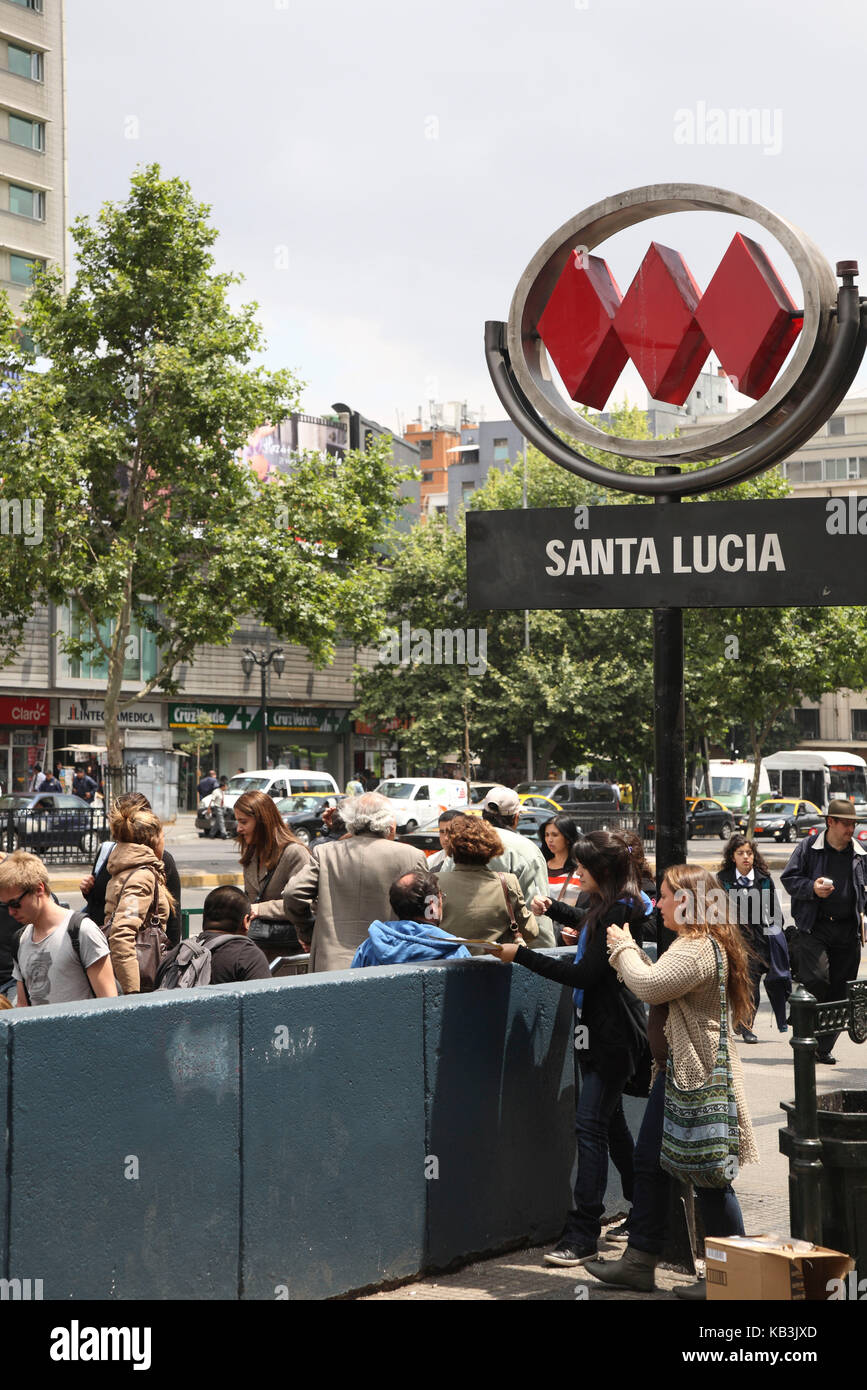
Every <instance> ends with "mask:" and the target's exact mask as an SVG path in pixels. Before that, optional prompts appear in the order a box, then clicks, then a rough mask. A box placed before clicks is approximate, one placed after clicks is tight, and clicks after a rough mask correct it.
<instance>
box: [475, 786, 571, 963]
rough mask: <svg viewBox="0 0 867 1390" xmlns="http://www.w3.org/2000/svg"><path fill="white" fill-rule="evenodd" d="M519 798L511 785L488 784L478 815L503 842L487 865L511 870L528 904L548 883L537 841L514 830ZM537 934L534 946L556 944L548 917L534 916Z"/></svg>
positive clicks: (501, 870)
mask: <svg viewBox="0 0 867 1390" xmlns="http://www.w3.org/2000/svg"><path fill="white" fill-rule="evenodd" d="M520 814H521V799H520V797H519V796H518V793H517V792H515V791H512V788H511V787H492V788H491V790H490V791H489V792H488V794H487V796H486V797H485V799H484V801H483V802H482V819H483V820H486V821H487V822H488V823H489V824H490V825H492V826H493V827H494V829H495V830H496V832H497V834H498V835H499V837H500V839H501V840H502V841H503V845H504V846H505V853H504V854H501V855H498V856H497V858H496V859H491V860H490V862H489V864H488V868H489V869H493V870H494V872H495V873H509V874H514V875H515V877H516V878H517V880H518V882H519V883H520V885H521V892H522V893H523V894H524V901H525V902H526V903H527V904H528V905H529V904H530V903H531V902H532V901H533V899H534V898H535V897H540V898H545V897H547V896H548V894H549V892H550V891H551V890H550V888H549V887H548V865H547V864H546V862H545V856H544V855H543V853H542V851H541V850H540V849H539V847H538V845H536V844H534V843H533V841H532V840H530V839H528V838H527V836H526V835H520V834H519V833H518V817H519V815H520ZM536 924H537V926H538V928H539V935H538V936H537V937H536V939H535V941H534V942H533V945H534V946H536V947H550V946H556V944H557V941H556V938H555V936H554V924H553V922H552V921H551V918H550V917H537V918H536Z"/></svg>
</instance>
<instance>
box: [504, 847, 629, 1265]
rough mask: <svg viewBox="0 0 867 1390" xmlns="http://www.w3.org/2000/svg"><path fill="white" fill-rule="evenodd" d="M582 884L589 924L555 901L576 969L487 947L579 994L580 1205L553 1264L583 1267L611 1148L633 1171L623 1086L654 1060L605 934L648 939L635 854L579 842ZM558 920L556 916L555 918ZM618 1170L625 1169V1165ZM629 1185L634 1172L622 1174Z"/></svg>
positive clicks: (597, 1226)
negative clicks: (571, 933) (573, 928)
mask: <svg viewBox="0 0 867 1390" xmlns="http://www.w3.org/2000/svg"><path fill="white" fill-rule="evenodd" d="M573 853H574V857H575V860H576V861H577V865H578V874H579V876H580V879H581V887H582V889H583V890H584V892H585V893H587V894H589V908H588V911H587V914H586V919H585V918H584V914H583V912H581V910H580V909H575V908H569V907H566V906H565V905H564V904H562V903H561V904H557V905H556V906H557V908H558V909H559V910H558V914H557V920H559V921H561V922H562V921H567V920H568V919H570V918H571V920H574V921H575V923H578V922H582V923H583V925H582V929H581V935H580V938H579V941H578V950H577V952H576V954H575V960H574V962H570V961H563V960H558V959H556V958H553V957H551V956H548V955H541V954H539V953H538V952H536V951H528V950H527V949H526V948H525V947H523V946H515V945H512V944H508V945H505V946H488V947H486V948H485V949H486V950H489V951H492V952H495V953H496V954H497V955H499V957H500V959H501V960H503V961H505V962H507V963H508V962H512V961H514V962H515V963H516V964H518V965H523V966H525V967H526V968H527V969H528V970H532V971H534V972H535V974H537V975H544V976H545V977H546V978H547V979H549V980H556V981H557V983H558V984H561V985H569V986H571V987H572V988H573V989H574V991H575V996H576V997H575V1003H576V1006H577V1008H578V1011H579V1015H580V1019H579V1023H578V1027H577V1029H576V1033H575V1045H576V1049H577V1050H578V1052H579V1059H580V1065H581V1094H580V1096H579V1098H578V1108H577V1112H576V1116H575V1134H576V1138H577V1142H578V1177H577V1179H576V1182H575V1194H574V1203H575V1204H574V1207H573V1210H572V1211H571V1212H570V1213H569V1216H568V1217H567V1220H566V1225H565V1227H564V1230H563V1234H562V1236H561V1237H560V1241H559V1243H558V1244H557V1246H556V1248H555V1249H554V1250H552V1251H551V1252H550V1253H549V1254H547V1255H546V1256H545V1259H546V1261H547V1262H548V1263H549V1264H554V1265H580V1264H584V1263H585V1262H586V1261H587V1260H592V1259H594V1258H595V1256H596V1244H597V1241H598V1239H599V1233H600V1230H601V1223H600V1217H601V1216H602V1213H603V1210H604V1206H605V1187H606V1183H607V1179H608V1148H609V1143H610V1142H612V1141H613V1142H614V1143H615V1145H616V1147H617V1149H618V1151H619V1153H620V1154H624V1153H625V1154H626V1155H627V1157H628V1160H629V1165H630V1166H631V1155H632V1150H633V1147H634V1141H633V1138H632V1135H631V1133H630V1131H629V1126H628V1125H627V1123H626V1117H625V1115H624V1114H623V1088H624V1086H625V1085H626V1084H627V1082H629V1081H630V1079H631V1078H632V1077H633V1076H634V1075H635V1074H636V1072H637V1071H638V1070H639V1068H640V1067H641V1066H642V1064H643V1062H644V1061H645V1059H646V1055H647V1028H646V1024H645V1012H644V1005H643V1004H641V1003H639V1001H638V1000H637V999H636V998H635V996H634V995H633V994H632V993H631V992H630V991H629V990H628V989H627V988H626V987H625V985H622V984H621V983H620V981H619V980H618V978H617V975H616V974H615V972H614V970H612V968H611V966H610V964H609V962H608V952H607V948H606V930H607V928H608V926H609V925H612V924H613V925H616V926H620V927H622V926H624V925H628V926H629V928H630V930H631V931H632V932H633V934H635V936H636V940H637V941H640V939H641V923H642V920H643V918H644V913H645V903H644V902H643V900H642V898H641V890H640V888H639V885H638V881H637V877H636V874H635V869H634V865H633V860H632V856H631V855H630V853H629V850H628V849H627V847H626V845H625V844H624V843H623V840H622V839H621V838H620V837H619V836H616V835H612V834H609V832H608V831H606V830H595V831H592V832H591V833H590V834H589V835H586V836H584V837H582V838H580V839H578V840H577V841H576V843H575V847H574V851H573ZM551 915H552V916H554V914H553V913H552V914H551ZM618 1167H620V1164H618ZM621 1176H622V1177H624V1187H626V1186H627V1184H628V1183H629V1179H630V1177H631V1174H629V1173H627V1174H626V1175H624V1173H623V1169H622V1168H621Z"/></svg>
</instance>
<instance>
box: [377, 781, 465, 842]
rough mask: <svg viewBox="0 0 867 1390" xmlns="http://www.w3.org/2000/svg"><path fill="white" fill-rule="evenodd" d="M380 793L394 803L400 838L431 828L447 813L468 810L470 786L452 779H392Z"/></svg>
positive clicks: (383, 783)
mask: <svg viewBox="0 0 867 1390" xmlns="http://www.w3.org/2000/svg"><path fill="white" fill-rule="evenodd" d="M376 791H378V792H379V794H380V796H387V797H388V799H389V801H390V802H391V804H392V807H393V808H394V817H395V820H396V821H397V830H398V834H409V833H410V831H412V830H415V829H416V828H417V827H418V826H419V825H427V823H428V821H431V820H433V818H434V816H438V815H440V814H441V813H442V812H443V811H449V810H452V809H454V810H456V811H465V810H466V809H467V784H466V782H456V781H454V779H453V778H451V777H389V778H388V780H387V781H385V782H380V784H379V786H378V787H377V788H376Z"/></svg>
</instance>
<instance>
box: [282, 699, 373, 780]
mask: <svg viewBox="0 0 867 1390" xmlns="http://www.w3.org/2000/svg"><path fill="white" fill-rule="evenodd" d="M351 732H352V723H351V720H350V711H349V710H348V709H322V708H317V707H315V706H310V705H294V706H289V705H283V706H280V707H271V708H269V710H268V753H269V755H270V757H271V758H272V760H273V762H274V766H275V767H297V768H304V769H307V768H309V769H311V771H316V772H330V773H331V776H332V777H334V778H336V780H337V783H338V785H339V786H340V787H342V786H343V785H344V783H345V782H346V780H347V778H348V775H349V774H348V772H347V771H346V768H347V765H348V762H347V756H346V755H347V752H348V749H347V744H348V740H349V736H350V734H351Z"/></svg>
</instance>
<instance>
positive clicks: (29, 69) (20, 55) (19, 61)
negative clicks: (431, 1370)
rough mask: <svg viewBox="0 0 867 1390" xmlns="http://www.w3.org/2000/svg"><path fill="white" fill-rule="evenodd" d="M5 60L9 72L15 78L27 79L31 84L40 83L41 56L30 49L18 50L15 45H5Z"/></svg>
mask: <svg viewBox="0 0 867 1390" xmlns="http://www.w3.org/2000/svg"><path fill="white" fill-rule="evenodd" d="M7 50H8V55H9V56H8V57H7V59H6V61H7V64H8V66H9V71H10V72H14V73H15V75H16V77H29V78H30V80H31V81H32V82H41V81H42V54H41V53H37V52H36V51H35V50H34V49H32V48H20V47H19V46H18V44H17V43H10V44H7Z"/></svg>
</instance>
